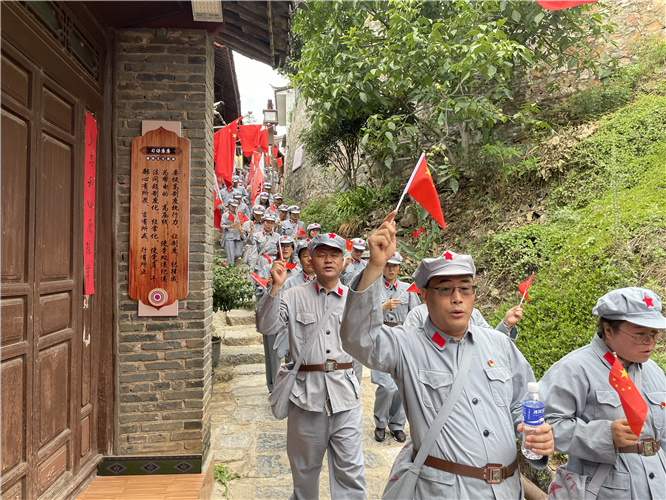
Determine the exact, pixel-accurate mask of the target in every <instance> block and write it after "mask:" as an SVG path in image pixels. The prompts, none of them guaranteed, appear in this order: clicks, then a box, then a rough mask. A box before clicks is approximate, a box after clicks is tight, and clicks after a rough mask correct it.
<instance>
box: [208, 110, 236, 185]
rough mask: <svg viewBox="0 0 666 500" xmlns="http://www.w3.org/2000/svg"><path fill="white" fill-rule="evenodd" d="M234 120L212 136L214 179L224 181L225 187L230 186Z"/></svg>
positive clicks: (234, 135)
mask: <svg viewBox="0 0 666 500" xmlns="http://www.w3.org/2000/svg"><path fill="white" fill-rule="evenodd" d="M237 129H238V123H237V122H236V120H234V121H233V122H231V123H230V124H229V125H227V126H226V127H223V128H221V129H220V130H218V131H217V132H215V134H214V135H213V137H214V139H213V151H214V152H213V156H214V158H215V177H216V178H217V179H220V178H222V179H224V182H225V184H226V185H227V187H229V186H231V177H232V175H233V173H234V158H235V156H236V132H237Z"/></svg>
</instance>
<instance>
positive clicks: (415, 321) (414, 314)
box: [405, 304, 518, 340]
mask: <svg viewBox="0 0 666 500" xmlns="http://www.w3.org/2000/svg"><path fill="white" fill-rule="evenodd" d="M427 317H428V306H427V304H422V305H420V306H418V307H416V308H414V309H412V310H410V311H409V314H408V315H407V319H405V327H407V326H412V327H413V326H420V325H422V324H423V323H424V322H425V320H426V318H427ZM469 322H470V323H471V324H472V325H476V326H482V327H484V328H492V326H490V325H489V324H488V322H487V321H486V319H485V318H484V317H483V315H482V314H481V311H479V310H478V309H476V308H474V310H473V311H472V316H471V317H470V318H469ZM495 330H497V331H498V332H502V333H504V334H506V335H508V336H509V338H510V339H511V340H516V338H518V327H517V326H516V325H513V328H512V329H511V331H510V332H509V330H508V329H507V327H506V325H505V324H504V321H501V320H500V322H499V323H498V324H497V326H496V327H495Z"/></svg>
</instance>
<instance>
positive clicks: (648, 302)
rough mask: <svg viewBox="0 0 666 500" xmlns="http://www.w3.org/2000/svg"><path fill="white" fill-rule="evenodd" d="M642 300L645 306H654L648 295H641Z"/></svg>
mask: <svg viewBox="0 0 666 500" xmlns="http://www.w3.org/2000/svg"><path fill="white" fill-rule="evenodd" d="M643 302H645V307H654V304H653V303H652V299H651V298H650V297H647V296H646V297H643Z"/></svg>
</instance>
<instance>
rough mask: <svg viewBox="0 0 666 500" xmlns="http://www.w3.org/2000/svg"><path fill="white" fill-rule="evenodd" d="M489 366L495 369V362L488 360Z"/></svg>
mask: <svg viewBox="0 0 666 500" xmlns="http://www.w3.org/2000/svg"><path fill="white" fill-rule="evenodd" d="M488 364H489V365H490V366H493V367H494V366H495V362H494V361H493V360H492V359H489V360H488Z"/></svg>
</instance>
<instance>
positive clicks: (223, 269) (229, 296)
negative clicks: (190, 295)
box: [213, 255, 254, 312]
mask: <svg viewBox="0 0 666 500" xmlns="http://www.w3.org/2000/svg"><path fill="white" fill-rule="evenodd" d="M247 273H248V270H247V268H246V267H245V266H234V265H230V264H229V263H228V262H227V261H226V260H223V259H222V257H220V256H219V255H215V256H214V257H213V310H214V311H217V310H218V309H222V310H223V311H225V312H226V311H230V310H231V309H237V308H239V307H243V308H246V309H251V308H252V307H253V306H254V289H253V288H252V284H251V283H250V281H249V279H248V276H247Z"/></svg>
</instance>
